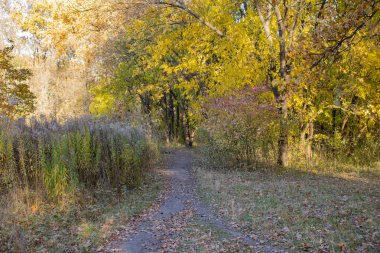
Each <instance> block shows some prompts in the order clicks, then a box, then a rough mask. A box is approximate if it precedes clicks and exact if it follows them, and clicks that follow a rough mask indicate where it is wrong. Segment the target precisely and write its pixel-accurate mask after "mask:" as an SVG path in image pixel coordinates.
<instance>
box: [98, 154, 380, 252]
mask: <svg viewBox="0 0 380 253" xmlns="http://www.w3.org/2000/svg"><path fill="white" fill-rule="evenodd" d="M198 158H199V157H197V155H196V152H194V151H191V150H188V149H174V150H171V151H168V152H167V154H166V161H165V164H166V166H164V167H165V169H164V170H162V171H161V174H162V175H165V176H166V178H167V180H166V182H167V183H166V187H165V190H164V192H163V194H162V197H161V198H160V200H159V201H158V203H157V204H156V205H155V206H154V207H153V208H151V209H150V210H149V211H147V212H146V213H145V214H144V215H143V216H140V217H139V218H138V219H135V220H133V221H132V222H131V223H129V225H128V227H127V228H126V229H125V230H124V231H122V232H120V234H119V237H117V238H115V241H114V242H113V243H111V244H109V245H108V246H107V247H106V248H104V251H106V252H378V251H377V250H378V249H379V248H380V233H379V227H380V226H379V224H380V212H379V210H380V191H379V189H380V188H379V185H380V184H379V178H378V175H372V176H371V175H367V176H366V177H361V176H360V177H356V176H353V175H352V174H349V173H348V174H339V175H318V174H315V173H306V172H299V171H295V170H281V169H278V170H265V171H264V170H261V171H260V170H256V171H245V172H244V171H223V170H210V169H209V168H207V167H205V166H204V165H202V163H201V162H200V159H198Z"/></svg>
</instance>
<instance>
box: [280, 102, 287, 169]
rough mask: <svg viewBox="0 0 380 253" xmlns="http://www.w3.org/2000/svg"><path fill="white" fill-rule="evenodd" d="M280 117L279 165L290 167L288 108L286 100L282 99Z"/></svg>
mask: <svg viewBox="0 0 380 253" xmlns="http://www.w3.org/2000/svg"><path fill="white" fill-rule="evenodd" d="M278 113H279V115H280V134H279V139H278V157H277V164H278V165H280V166H284V167H286V166H288V164H289V161H288V153H289V151H288V150H289V141H288V137H289V136H288V124H287V122H288V107H287V101H286V99H280V106H279V108H278Z"/></svg>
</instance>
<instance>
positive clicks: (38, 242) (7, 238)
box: [0, 171, 164, 253]
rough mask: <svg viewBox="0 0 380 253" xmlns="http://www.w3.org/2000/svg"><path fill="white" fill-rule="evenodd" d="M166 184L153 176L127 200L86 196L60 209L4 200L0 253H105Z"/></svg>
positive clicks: (98, 193)
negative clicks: (111, 241)
mask: <svg viewBox="0 0 380 253" xmlns="http://www.w3.org/2000/svg"><path fill="white" fill-rule="evenodd" d="M163 184H164V182H163V178H162V176H161V175H159V174H157V173H155V171H152V172H151V173H148V175H147V177H146V179H145V181H144V184H143V185H142V186H141V187H140V188H138V189H134V190H130V191H127V192H125V194H118V193H117V192H116V191H114V190H111V189H110V190H107V191H106V190H103V189H95V190H92V191H89V190H87V191H84V190H82V191H80V192H78V196H77V197H76V198H77V201H76V203H75V204H74V205H73V204H72V203H71V204H70V203H66V204H64V205H62V206H57V205H55V204H47V203H44V202H38V201H35V202H33V203H31V204H30V205H25V203H24V201H23V199H21V198H20V197H19V196H20V194H16V195H15V197H14V198H11V199H10V197H12V196H8V195H6V196H1V195H0V252H17V253H29V252H36V253H38V252H41V253H45V252H73V253H77V252H96V251H97V250H98V251H101V250H102V246H101V245H103V244H104V243H106V241H107V240H109V239H110V238H112V237H115V236H117V235H118V234H119V233H120V231H122V230H123V229H124V228H125V227H126V226H128V224H129V223H130V222H131V221H132V220H133V219H134V218H135V217H138V216H140V215H141V214H142V213H144V211H145V210H147V209H149V208H150V207H151V206H152V205H154V203H155V202H156V200H157V198H159V196H160V193H161V190H162V187H163ZM79 194H80V195H79Z"/></svg>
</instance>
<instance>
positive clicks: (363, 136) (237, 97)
mask: <svg viewBox="0 0 380 253" xmlns="http://www.w3.org/2000/svg"><path fill="white" fill-rule="evenodd" d="M379 8H380V1H378V0H334V1H328V0H281V1H280V0H248V1H243V0H240V1H234V0H212V1H211V0H202V1H200V0H157V1H156V0H136V1H135V0H125V1H120V0H108V1H101V0H74V1H65V0H33V1H31V0H30V1H29V0H1V1H0V111H1V119H0V192H1V193H3V195H4V196H6V197H4V199H3V200H1V201H0V203H2V206H4V207H7V208H2V209H4V210H3V211H0V216H1V214H4V217H7V216H6V215H9V213H8V211H7V210H8V209H13V210H18V211H17V212H16V213H21V214H22V215H21V214H19V215H21V216H22V217H24V219H26V218H25V217H28V215H30V212H31V211H30V210H34V211H32V213H35V212H38V211H37V209H36V208H37V206H40V205H42V203H49V204H51V205H54V206H56V207H57V208H59V210H64V209H68V207H67V205H73V206H76V205H79V206H81V204H80V203H81V199H82V198H84V197H83V196H85V195H86V194H90V193H91V192H94V191H95V189H102V190H107V191H108V190H109V189H114V190H115V192H117V193H118V194H117V196H118V197H117V198H118V199H119V200H120V192H121V191H122V190H123V189H127V190H131V189H136V188H141V187H142V186H143V185H145V184H147V183H144V182H145V180H146V178H147V177H148V178H149V176H147V174H149V173H148V172H149V171H150V169H152V168H153V167H154V165H153V164H154V163H156V162H157V160H159V156H160V155H159V153H160V151H161V150H162V148H163V147H164V146H170V147H173V146H178V145H185V146H188V147H195V148H196V149H199V151H200V153H201V155H202V156H204V157H206V158H205V159H204V164H206V165H205V166H208V167H209V168H213V169H226V170H233V171H235V170H237V169H242V170H247V171H257V170H260V171H261V170H264V171H265V170H275V171H276V170H277V171H282V170H283V169H286V170H297V171H298V170H302V171H308V172H310V171H313V172H315V173H322V172H323V173H325V172H326V171H344V172H353V171H366V173H370V175H371V177H373V178H378V175H379V174H378V172H379V169H380V167H379V166H380V48H379V47H380V43H379V41H380V26H379V22H380V11H379ZM90 195H91V194H90ZM89 198H94V199H95V200H92V202H91V203H94V202H96V201H97V200H96V199H97V197H95V196H92V195H91V197H89ZM105 199H107V198H105ZM16 202H17V203H16ZM15 203H16V204H15ZM83 203H85V201H83ZM65 206H66V207H65ZM84 206H85V204H83V208H84ZM9 217H10V216H9ZM377 219H378V218H377ZM0 221H1V218H0ZM375 224H376V221H375ZM8 228H10V225H9V226H8V225H6V223H4V225H1V224H0V251H2V250H9V251H12V250H10V248H9V247H10V246H9V245H10V244H7V243H5V242H10V241H12V242H13V244H12V245H16V246H12V247H16V248H13V250H14V251H16V252H17V251H18V250H20V249H17V247H20V246H17V245H24V244H23V243H21V242H19V241H20V240H21V239H20V238H19V237H18V236H15V235H14V234H15V233H16V234H18V233H20V232H17V231H21V230H20V228H19V227H17V226H13V227H12V229H10V230H12V231H13V232H12V231H11V232H9V231H8ZM15 231H16V232H15ZM12 233H13V235H12ZM373 233H374V238H375V239H373V241H374V243H375V244H374V245H375V247H376V245H377V246H379V245H380V243H379V241H378V239H379V238H378V234H376V235H375V233H376V231H374V232H373ZM377 233H378V232H377ZM1 238H6V239H3V242H2V239H1ZM15 238H16V239H15ZM25 240H26V239H25ZM21 241H22V240H21ZM26 241H28V240H26ZM28 243H29V244H30V245H34V244H33V243H35V244H36V245H37V244H38V243H36V242H33V243H30V241H29V242H28ZM76 243H78V244H85V242H84V241H78V242H76ZM376 243H377V244H376ZM7 245H8V246H7ZM30 247H32V248H29V249H34V248H33V247H35V245H34V246H30ZM74 248H75V247H74ZM341 248H342V247H341ZM83 250H84V251H86V250H88V249H87V248H86V247H85V249H83ZM79 251H81V250H79ZM41 252H43V251H41ZM74 252H75V250H74ZM329 252H330V251H329ZM331 252H333V251H331ZM334 252H337V251H334ZM341 252H345V251H343V250H342V251H341ZM352 252H354V251H352ZM363 252H366V251H365V250H364V251H363Z"/></svg>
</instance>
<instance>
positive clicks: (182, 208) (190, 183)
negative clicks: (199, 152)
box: [107, 149, 283, 253]
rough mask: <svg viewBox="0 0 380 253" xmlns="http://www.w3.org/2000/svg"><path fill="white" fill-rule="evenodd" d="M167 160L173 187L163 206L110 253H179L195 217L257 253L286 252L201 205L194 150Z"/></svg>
mask: <svg viewBox="0 0 380 253" xmlns="http://www.w3.org/2000/svg"><path fill="white" fill-rule="evenodd" d="M167 156H168V159H167V161H166V169H165V170H164V171H162V173H163V174H164V175H166V176H168V177H169V183H168V188H167V189H166V192H165V194H164V197H163V199H162V200H161V201H160V204H159V205H158V206H157V208H155V209H154V210H152V211H151V212H150V213H148V214H147V215H144V216H143V217H142V218H141V219H140V220H138V221H136V222H135V224H132V225H131V226H130V227H129V226H128V227H129V228H128V229H127V230H126V231H125V232H124V234H123V236H122V237H121V238H119V240H118V241H115V242H113V243H112V244H110V245H109V246H108V247H107V252H124V253H139V252H176V247H177V243H178V239H179V238H180V236H181V235H180V233H181V229H182V228H183V227H184V226H186V224H187V223H188V221H189V219H190V218H194V217H196V218H197V219H198V220H200V221H201V222H202V223H208V224H210V225H212V226H213V227H216V228H217V229H219V230H221V231H223V232H225V233H226V234H228V235H229V236H230V237H231V238H240V240H241V241H242V243H244V244H246V245H250V246H251V248H252V249H254V252H283V251H280V250H277V249H275V248H274V247H272V246H270V245H261V244H260V243H259V242H257V241H255V240H253V239H252V238H250V237H248V236H246V235H244V234H242V233H241V232H239V231H238V230H237V229H235V228H233V227H232V226H230V225H229V224H228V222H227V221H223V220H222V219H220V218H218V217H216V216H215V215H213V213H212V211H211V210H210V209H209V208H208V207H206V206H205V205H204V204H203V203H201V201H199V199H198V197H197V194H196V182H195V179H194V176H193V171H192V163H193V154H192V152H191V151H190V150H187V149H176V150H173V151H172V152H170V153H169V154H168V155H167Z"/></svg>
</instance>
